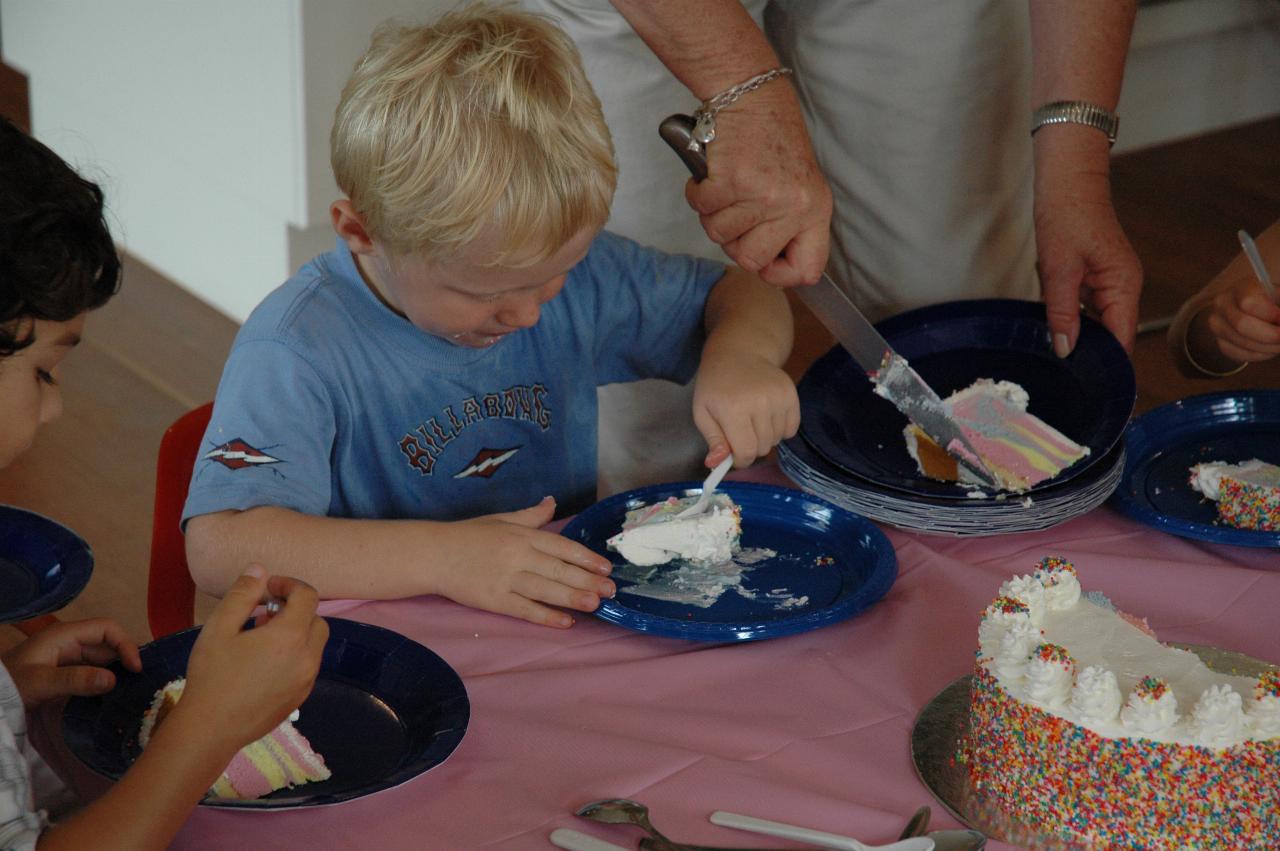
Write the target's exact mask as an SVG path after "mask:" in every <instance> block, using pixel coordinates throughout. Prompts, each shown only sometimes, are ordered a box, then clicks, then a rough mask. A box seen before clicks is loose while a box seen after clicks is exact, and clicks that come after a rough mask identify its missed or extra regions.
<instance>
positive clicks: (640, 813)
mask: <svg viewBox="0 0 1280 851" xmlns="http://www.w3.org/2000/svg"><path fill="white" fill-rule="evenodd" d="M574 815H576V816H581V817H582V818H585V819H591V820H592V821H598V822H601V823H602V824H634V825H635V826H637V827H639V828H642V829H643V830H644V831H645V832H647V833H648V834H649V836H650V838H652V840H653V841H654V843H655V844H654V845H651V846H650V847H651V848H655V849H659V851H671V849H673V848H675V847H676V846H675V844H674V843H672V841H671V840H670V839H667V837H665V836H663V835H662V834H661V833H659V832H658V829H657V828H656V827H654V826H653V825H652V824H651V823H650V822H649V808H648V807H646V806H645V805H644V804H642V803H640V802H639V801H632V800H630V799H628V798H605V799H603V800H600V801H592V802H591V803H589V804H583V805H582V806H581V807H578V810H577V812H575V813H574ZM646 841H648V840H646Z"/></svg>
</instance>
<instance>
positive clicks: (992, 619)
mask: <svg viewBox="0 0 1280 851" xmlns="http://www.w3.org/2000/svg"><path fill="white" fill-rule="evenodd" d="M1055 574H1057V575H1058V576H1059V577H1060V579H1065V578H1066V577H1067V576H1069V574H1064V573H1063V572H1061V571H1055ZM1024 579H1025V578H1024V577H1017V578H1015V579H1014V580H1011V581H1010V582H1009V583H1007V584H1006V585H1005V586H1003V590H1004V591H1005V592H1007V593H1008V594H1009V595H1010V596H1016V594H1017V593H1022V594H1028V595H1029V596H1034V591H1030V592H1028V590H1027V588H1028V586H1027V585H1026V583H1025V582H1024V581H1023V580H1024ZM1032 580H1033V581H1036V582H1037V584H1039V583H1038V580H1034V578H1032ZM1059 584H1060V585H1061V584H1063V583H1062V582H1061V581H1060V582H1059ZM1075 585H1076V587H1077V589H1078V585H1079V583H1078V581H1077V582H1076V583H1075ZM1015 586H1016V587H1015ZM1066 586H1067V588H1068V589H1069V588H1070V587H1071V583H1066ZM1041 587H1042V591H1043V586H1041ZM1060 594H1061V592H1059V591H1048V592H1047V594H1046V595H1045V596H1046V599H1048V600H1052V601H1053V602H1052V604H1049V605H1045V607H1044V609H1045V610H1044V616H1043V623H1042V625H1041V630H1042V631H1043V636H1042V637H1039V638H1037V639H1036V642H1037V644H1039V643H1052V644H1057V645H1060V646H1062V647H1063V648H1065V649H1066V651H1067V652H1068V653H1069V654H1070V656H1071V658H1072V659H1073V660H1074V661H1075V670H1076V671H1077V672H1078V674H1077V682H1076V683H1075V687H1074V688H1073V687H1072V683H1071V679H1070V674H1069V672H1067V670H1066V669H1065V668H1063V666H1062V664H1061V663H1056V664H1046V663H1044V662H1043V661H1041V660H1039V659H1033V660H1030V661H1028V662H1027V664H1026V665H1025V666H1019V665H1018V664H1017V661H1016V660H1015V659H1012V658H1010V657H1011V656H1012V654H1013V653H1015V652H1016V651H1017V650H1018V649H1020V647H1019V644H1020V642H1024V641H1026V639H1027V637H1028V636H1029V635H1030V634H1031V630H1032V629H1033V625H1032V624H1031V620H1030V617H1029V616H1028V615H1027V614H1025V613H1016V614H1005V613H1003V612H1000V611H998V610H996V607H995V606H994V605H993V606H992V607H989V608H988V609H987V612H986V613H985V615H984V619H983V622H982V626H981V627H980V628H979V642H980V643H979V648H978V651H979V657H980V658H981V659H984V660H987V661H986V662H985V664H988V666H989V670H990V672H991V673H992V675H993V676H994V677H995V678H996V681H997V682H998V683H999V684H1000V685H1001V687H1002V688H1004V689H1005V691H1007V692H1008V693H1009V694H1010V695H1011V696H1012V697H1013V698H1015V699H1017V700H1022V701H1024V702H1028V703H1034V704H1036V705H1037V706H1039V707H1041V708H1042V709H1045V710H1046V711H1048V712H1051V713H1052V714H1055V715H1058V716H1061V717H1062V718H1065V719H1066V720H1068V721H1070V722H1071V723H1073V724H1077V725H1079V726H1081V727H1084V728H1086V729H1088V730H1090V731H1092V732H1094V733H1096V734H1098V735H1100V736H1104V737H1106V738H1132V737H1134V736H1135V735H1139V736H1142V737H1144V738H1148V739H1151V740H1152V741H1158V742H1172V743H1178V744H1188V745H1200V746H1204V747H1213V748H1223V747H1229V746H1231V745H1235V744H1239V743H1241V742H1244V741H1246V740H1248V739H1251V738H1252V739H1262V738H1271V737H1272V736H1276V735H1280V699H1277V698H1273V697H1267V698H1265V699H1263V700H1261V701H1259V700H1254V699H1250V700H1248V701H1247V704H1248V706H1247V708H1246V710H1247V711H1246V712H1245V714H1244V715H1243V717H1239V715H1238V713H1237V714H1233V713H1232V711H1231V704H1232V701H1233V698H1231V697H1229V696H1225V697H1224V695H1230V694H1233V693H1234V694H1235V695H1237V696H1238V695H1250V696H1252V695H1253V694H1254V688H1255V685H1256V683H1257V680H1256V679H1255V678H1253V677H1241V676H1233V675H1230V674H1221V673H1217V672H1215V671H1211V670H1210V669H1209V668H1208V667H1207V666H1206V665H1205V664H1204V662H1202V661H1201V660H1200V658H1199V657H1198V656H1196V655H1195V654H1194V653H1189V652H1187V651H1185V650H1179V649H1177V648H1174V647H1168V646H1166V645H1163V644H1161V643H1160V642H1159V641H1157V640H1156V639H1155V638H1153V637H1152V636H1151V635H1149V634H1148V633H1146V632H1143V631H1142V630H1140V629H1138V628H1137V627H1136V626H1134V625H1133V624H1131V623H1129V622H1128V621H1126V620H1125V619H1124V618H1122V617H1120V615H1118V614H1117V613H1116V612H1115V611H1114V610H1113V609H1111V608H1109V607H1106V606H1103V605H1099V604H1098V603H1096V602H1094V601H1093V600H1091V599H1089V597H1088V596H1087V595H1078V596H1077V595H1071V594H1068V595H1062V596H1060ZM1068 596H1075V601H1074V602H1072V603H1070V604H1067V605H1063V607H1062V608H1058V606H1059V605H1060V604H1062V601H1063V600H1064V599H1066V598H1067V597H1068ZM1023 602H1026V600H1025V598H1024V599H1023ZM1019 624H1025V625H1019ZM1015 630H1016V636H1015V637H1007V636H1009V635H1010V634H1011V633H1014V631H1015ZM1055 669H1056V670H1055ZM1147 676H1151V677H1155V678H1158V679H1160V680H1163V681H1164V682H1165V684H1166V685H1167V686H1168V689H1167V691H1166V693H1165V694H1164V695H1163V696H1162V698H1161V699H1160V700H1158V701H1152V700H1148V699H1144V698H1140V697H1138V696H1137V695H1135V694H1132V693H1133V691H1134V689H1135V687H1136V686H1137V685H1138V683H1139V682H1140V681H1141V680H1142V679H1143V678H1144V677H1147ZM1064 684H1065V688H1066V690H1067V691H1066V694H1065V695H1064V693H1063V688H1064ZM1213 687H1217V690H1216V691H1213V692H1211V693H1210V694H1208V695H1206V692H1210V689H1211V688H1213ZM1126 694H1127V695H1130V698H1129V700H1128V702H1127V704H1126V705H1125V706H1124V707H1123V709H1121V708H1120V702H1121V701H1120V696H1121V695H1126ZM1202 695H1203V696H1204V699H1203V700H1202ZM1237 699H1238V697H1237ZM1179 705H1181V706H1193V707H1196V710H1197V711H1196V712H1193V713H1192V714H1191V715H1189V716H1186V717H1180V716H1179V715H1178V706H1179ZM1202 707H1203V708H1202ZM1117 710H1119V711H1117ZM1237 710H1238V707H1237Z"/></svg>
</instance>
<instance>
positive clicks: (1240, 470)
mask: <svg viewBox="0 0 1280 851" xmlns="http://www.w3.org/2000/svg"><path fill="white" fill-rule="evenodd" d="M1189 484H1190V485H1191V487H1192V488H1193V489H1194V490H1197V491H1199V492H1200V493H1202V494H1204V495H1205V496H1206V497H1208V498H1209V499H1211V500H1213V501H1214V502H1216V503H1217V504H1218V520H1219V521H1220V522H1222V523H1225V524H1226V525H1228V526H1235V527H1237V528H1240V529H1255V530H1257V531H1259V532H1280V467H1277V466H1276V465H1275V464H1268V463H1267V462H1265V461H1260V460H1259V459H1257V458H1254V459H1252V460H1249V461H1244V462H1242V463H1240V464H1227V463H1225V462H1222V461H1213V462H1211V463H1208V464H1197V465H1195V466H1194V467H1192V468H1191V477H1190V479H1189Z"/></svg>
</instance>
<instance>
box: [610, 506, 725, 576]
mask: <svg viewBox="0 0 1280 851" xmlns="http://www.w3.org/2000/svg"><path fill="white" fill-rule="evenodd" d="M692 502H693V498H689V499H686V500H673V501H672V502H671V503H670V504H669V505H660V506H650V507H648V508H647V509H636V510H635V511H631V512H628V514H627V522H625V523H623V526H622V531H621V532H619V533H618V534H616V535H614V536H613V537H612V538H610V539H609V540H608V542H607V543H608V546H609V549H611V550H616V551H617V552H619V553H621V554H622V557H623V558H625V559H626V560H627V561H629V562H631V563H632V564H636V565H640V566H644V567H647V566H649V565H654V564H665V563H667V562H669V561H671V560H672V559H676V558H682V559H687V560H688V561H691V562H695V563H698V564H720V563H722V562H727V561H729V560H730V559H732V558H733V553H734V550H735V549H736V548H737V544H738V533H739V519H738V513H737V511H736V510H735V507H734V505H733V502H732V500H730V499H729V497H728V496H726V495H724V494H716V495H715V496H714V497H712V504H711V507H710V508H708V509H707V510H705V511H703V512H702V513H701V514H697V515H694V516H693V517H688V518H683V519H679V520H677V519H676V517H675V515H676V514H678V513H679V512H680V511H681V510H683V508H684V507H685V506H686V505H688V504H691V503H692ZM642 514H647V515H649V517H648V518H646V519H645V520H643V521H642V522H638V523H634V522H633V517H636V516H640V515H642Z"/></svg>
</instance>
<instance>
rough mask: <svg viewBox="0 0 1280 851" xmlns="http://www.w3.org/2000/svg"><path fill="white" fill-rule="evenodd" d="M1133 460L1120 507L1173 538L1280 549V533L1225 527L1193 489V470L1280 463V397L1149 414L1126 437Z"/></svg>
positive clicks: (1217, 400)
mask: <svg viewBox="0 0 1280 851" xmlns="http://www.w3.org/2000/svg"><path fill="white" fill-rule="evenodd" d="M1125 443H1126V445H1127V446H1128V450H1129V454H1128V456H1127V458H1126V461H1125V468H1124V476H1123V478H1121V480H1120V486H1119V487H1118V488H1116V491H1115V493H1114V494H1113V495H1112V497H1111V500H1112V505H1114V506H1115V507H1116V508H1117V509H1119V510H1120V511H1121V512H1123V513H1124V514H1127V515H1128V516H1130V517H1132V518H1133V519H1135V520H1137V521H1139V522H1141V523H1145V524H1147V525H1148V526H1153V527H1155V528H1156V529H1160V530H1161V531H1164V532H1168V533H1170V534H1172V535H1180V536H1182V537H1184V538H1193V539H1195V540H1199V541H1208V542H1210V543H1214V544H1235V545H1237V546H1244V547H1280V532H1259V531H1255V530H1253V529H1236V528H1234V527H1232V526H1226V525H1222V524H1220V523H1219V522H1218V513H1217V507H1216V506H1215V504H1214V503H1213V502H1212V501H1211V500H1208V499H1206V498H1205V497H1203V496H1202V495H1201V494H1200V493H1199V492H1198V491H1195V490H1193V489H1192V488H1191V485H1190V484H1188V481H1187V480H1188V478H1189V476H1190V470H1191V467H1192V466H1194V465H1196V464H1202V463H1206V462H1213V461H1223V462H1225V463H1228V464H1239V463H1240V462H1241V461H1248V460H1249V459H1251V458H1260V459H1262V460H1263V461H1267V462H1269V463H1272V464H1280V390H1228V391H1225V392H1222V393H1206V394H1204V395H1201V396H1191V397H1189V398H1187V399H1180V400H1178V401H1177V402H1171V403H1170V404H1168V405H1162V406H1161V407H1159V408H1155V409H1154V410H1151V411H1148V412H1147V413H1145V414H1143V415H1142V416H1140V417H1137V418H1136V419H1134V421H1133V422H1132V423H1130V425H1129V428H1128V430H1126V431H1125Z"/></svg>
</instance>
